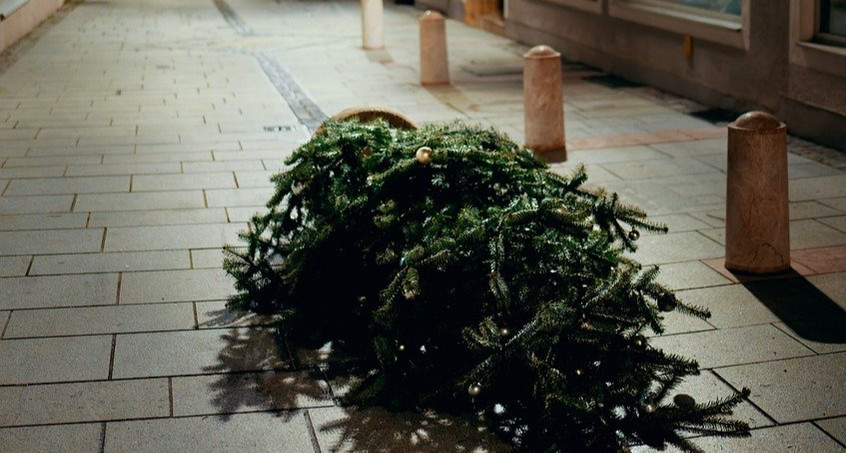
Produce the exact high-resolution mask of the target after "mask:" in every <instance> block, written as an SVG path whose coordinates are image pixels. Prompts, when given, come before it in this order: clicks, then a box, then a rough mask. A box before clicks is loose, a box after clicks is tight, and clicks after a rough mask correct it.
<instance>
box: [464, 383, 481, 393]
mask: <svg viewBox="0 0 846 453" xmlns="http://www.w3.org/2000/svg"><path fill="white" fill-rule="evenodd" d="M480 393H482V386H481V384H470V386H469V387H467V394H468V395H470V396H479V394H480Z"/></svg>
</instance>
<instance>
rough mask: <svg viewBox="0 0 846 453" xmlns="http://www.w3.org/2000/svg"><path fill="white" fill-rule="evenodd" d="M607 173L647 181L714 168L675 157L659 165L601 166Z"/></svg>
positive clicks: (629, 163) (643, 163) (644, 163)
mask: <svg viewBox="0 0 846 453" xmlns="http://www.w3.org/2000/svg"><path fill="white" fill-rule="evenodd" d="M603 167H605V168H606V169H607V170H608V171H610V172H611V173H614V174H615V175H617V176H619V177H620V178H622V179H647V178H660V177H663V176H676V175H687V174H697V173H713V172H715V169H714V167H712V166H710V165H707V164H704V163H702V162H699V161H698V160H696V159H691V158H686V157H677V158H674V159H670V160H662V161H661V162H660V164H658V163H656V162H654V161H651V160H648V161H637V162H620V163H606V164H603Z"/></svg>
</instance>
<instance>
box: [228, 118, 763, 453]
mask: <svg viewBox="0 0 846 453" xmlns="http://www.w3.org/2000/svg"><path fill="white" fill-rule="evenodd" d="M288 164H289V166H290V167H289V170H287V171H285V172H283V173H281V174H279V175H277V176H275V177H274V178H273V179H274V182H275V184H276V193H275V195H274V196H273V197H272V198H271V200H270V201H269V202H268V208H269V213H268V214H267V215H264V216H257V217H255V218H254V219H253V220H252V223H251V230H250V231H249V232H247V233H244V234H243V236H242V237H243V239H244V240H245V242H246V246H247V247H246V250H245V251H242V252H230V253H231V254H230V256H229V258H228V259H227V261H226V267H227V270H228V271H229V272H230V273H231V274H232V275H233V276H234V277H235V278H236V281H237V282H236V286H237V288H238V290H239V294H238V295H237V296H236V297H234V298H233V299H232V301H231V303H232V304H233V305H235V306H237V307H240V308H248V309H252V310H255V311H259V312H264V313H273V314H277V315H278V317H279V319H280V325H281V328H280V330H281V331H282V332H285V334H286V335H289V336H290V337H291V338H292V339H293V341H294V342H295V343H297V344H300V345H307V344H323V343H326V342H332V344H333V345H334V346H335V349H336V350H337V349H343V350H344V351H345V353H346V354H349V355H352V356H355V357H357V358H359V359H360V362H359V363H360V364H361V367H362V368H361V370H363V371H364V372H368V371H369V372H368V373H365V374H366V376H367V377H366V378H365V379H363V380H362V381H361V382H360V383H359V384H358V385H357V386H356V387H355V388H354V389H353V391H352V392H351V393H350V394H349V395H348V397H347V399H348V400H349V401H350V402H356V403H368V404H381V405H386V406H389V407H396V408H422V407H433V408H439V409H442V410H451V411H459V412H463V413H466V414H471V415H473V416H479V417H480V420H484V421H485V422H486V423H488V425H489V426H490V427H491V429H492V430H494V431H495V432H497V433H498V434H500V435H502V436H504V437H505V438H506V439H507V440H508V441H509V442H511V443H512V444H513V445H514V446H515V447H516V448H517V449H518V450H519V449H522V450H524V451H531V452H571V451H597V452H606V451H607V452H618V451H619V452H625V451H628V449H629V447H630V446H631V445H634V444H638V443H644V444H647V445H651V446H656V447H658V446H663V445H665V444H671V445H675V446H677V447H679V448H681V449H682V450H685V451H698V450H697V449H696V447H695V446H694V445H693V444H691V443H690V442H688V441H687V440H685V438H684V437H683V436H685V435H687V434H691V433H692V434H707V435H727V436H745V435H748V426H747V425H746V424H744V423H742V422H739V421H736V420H733V419H731V418H729V417H728V414H729V413H730V410H731V408H732V407H734V406H735V405H737V404H738V403H739V402H740V401H741V400H742V398H743V395H733V396H729V397H727V398H725V399H721V400H717V401H714V402H706V403H698V404H697V403H695V402H691V403H689V404H676V403H674V402H673V395H672V392H673V389H674V387H675V386H676V385H677V384H678V383H679V382H680V381H681V380H682V378H684V377H685V376H689V375H693V374H696V373H698V367H697V365H696V363H695V362H693V361H690V360H687V359H685V358H683V357H679V356H676V355H672V354H667V353H664V352H663V351H661V350H657V349H654V348H652V347H650V346H649V340H648V338H647V337H646V336H645V335H646V334H648V333H649V331H652V332H656V333H660V332H661V331H662V327H661V316H660V313H661V312H662V311H670V310H676V311H680V312H684V313H686V314H689V315H692V316H697V317H706V316H708V313H707V312H706V311H704V310H702V309H699V308H697V307H692V306H688V305H686V304H684V303H682V302H681V301H679V300H678V299H677V298H676V297H675V296H674V295H673V294H672V292H670V291H669V290H667V289H666V288H664V287H662V286H661V285H659V284H657V283H656V282H655V277H656V274H657V269H655V268H650V269H643V268H642V267H641V266H640V265H638V264H637V263H635V262H633V261H631V260H629V259H627V258H626V257H625V255H624V252H625V251H632V250H634V248H635V241H637V239H638V237H639V235H640V233H639V232H638V230H648V231H662V230H664V228H663V227H662V226H660V225H657V224H654V223H651V222H649V221H648V220H646V216H645V214H644V213H643V212H642V211H640V210H639V209H637V208H635V207H631V206H626V205H623V204H621V203H620V202H619V200H618V198H617V196H616V195H615V194H607V193H605V192H603V191H602V190H587V189H585V188H583V184H584V183H585V181H586V176H585V173H584V172H583V171H582V170H578V171H576V172H575V173H574V174H573V175H572V176H571V177H562V176H560V175H558V174H555V173H553V172H551V171H549V170H548V169H547V167H546V165H545V164H543V163H541V162H539V161H538V160H536V159H535V158H534V157H533V156H532V154H531V153H530V152H528V151H526V150H523V149H520V147H518V146H517V145H515V144H514V143H513V142H511V141H510V140H508V139H507V138H506V137H504V136H502V135H500V134H498V133H496V132H494V131H489V130H481V129H478V128H470V127H467V126H463V125H459V124H452V125H445V126H444V125H441V126H428V127H424V128H422V129H420V130H401V129H393V128H391V127H389V126H388V125H387V124H386V123H384V122H380V121H377V122H373V123H368V124H359V123H357V122H345V123H336V122H329V123H327V124H326V125H325V126H324V129H323V130H322V131H321V132H320V133H319V134H317V135H315V137H313V138H312V140H311V141H310V142H308V143H306V144H305V145H303V146H302V147H301V148H299V149H298V150H297V151H296V152H295V153H294V155H293V156H292V157H291V158H290V159H289V161H288ZM676 400H677V401H684V399H678V398H677V399H676Z"/></svg>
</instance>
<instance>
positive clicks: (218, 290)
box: [120, 269, 235, 304]
mask: <svg viewBox="0 0 846 453" xmlns="http://www.w3.org/2000/svg"><path fill="white" fill-rule="evenodd" d="M233 294H235V289H234V280H233V279H232V278H231V277H229V275H228V274H226V272H224V271H223V270H222V269H193V270H175V271H152V272H132V273H127V274H124V275H123V280H122V282H121V289H120V303H122V304H137V303H150V302H178V301H196V300H215V299H226V298H227V297H229V296H231V295H233Z"/></svg>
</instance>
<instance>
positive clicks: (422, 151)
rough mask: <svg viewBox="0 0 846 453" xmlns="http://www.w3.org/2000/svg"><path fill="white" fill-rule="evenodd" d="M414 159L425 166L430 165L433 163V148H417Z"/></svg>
mask: <svg viewBox="0 0 846 453" xmlns="http://www.w3.org/2000/svg"><path fill="white" fill-rule="evenodd" d="M414 158H415V159H417V162H420V163H421V164H423V165H428V164H429V163H430V162H432V148H429V147H428V146H421V147H420V148H417V153H416V154H415V155H414Z"/></svg>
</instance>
